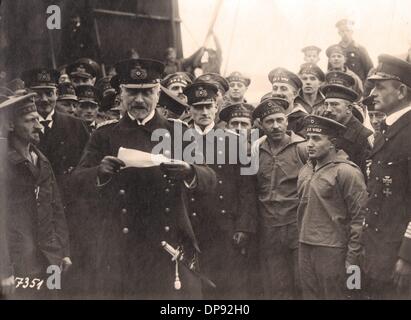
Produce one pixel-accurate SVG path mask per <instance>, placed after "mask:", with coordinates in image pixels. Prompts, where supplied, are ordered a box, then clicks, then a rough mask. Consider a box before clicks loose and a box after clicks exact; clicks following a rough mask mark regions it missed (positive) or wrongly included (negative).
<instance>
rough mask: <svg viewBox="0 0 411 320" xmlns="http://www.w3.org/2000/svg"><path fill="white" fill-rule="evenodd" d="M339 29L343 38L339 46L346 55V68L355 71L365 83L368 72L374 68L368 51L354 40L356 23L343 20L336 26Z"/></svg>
mask: <svg viewBox="0 0 411 320" xmlns="http://www.w3.org/2000/svg"><path fill="white" fill-rule="evenodd" d="M335 26H336V27H337V29H338V34H339V35H340V37H341V42H340V43H339V45H340V46H341V47H342V49H343V50H344V53H345V57H346V58H347V60H346V66H347V67H348V68H349V69H350V70H352V71H354V72H355V73H356V74H357V75H358V76H359V77H360V79H361V81H362V82H363V83H364V82H365V80H366V79H367V76H368V72H370V70H371V68H372V67H373V63H372V61H371V58H370V56H369V55H368V52H367V49H365V48H364V47H363V46H361V45H359V44H358V43H356V42H355V41H354V39H353V33H354V21H352V20H349V19H342V20H340V21H338V22H337V23H336V25H335Z"/></svg>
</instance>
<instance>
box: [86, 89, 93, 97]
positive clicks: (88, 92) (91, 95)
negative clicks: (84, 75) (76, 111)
mask: <svg viewBox="0 0 411 320" xmlns="http://www.w3.org/2000/svg"><path fill="white" fill-rule="evenodd" d="M84 96H85V97H87V98H93V97H94V93H93V91H92V90H86V91H84Z"/></svg>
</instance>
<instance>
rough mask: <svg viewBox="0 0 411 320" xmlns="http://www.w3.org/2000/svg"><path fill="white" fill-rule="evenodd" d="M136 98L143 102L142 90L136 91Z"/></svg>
mask: <svg viewBox="0 0 411 320" xmlns="http://www.w3.org/2000/svg"><path fill="white" fill-rule="evenodd" d="M134 100H135V101H138V102H142V101H143V94H142V93H141V92H138V93H136V95H135V96H134Z"/></svg>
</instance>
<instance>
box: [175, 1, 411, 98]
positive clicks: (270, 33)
mask: <svg viewBox="0 0 411 320" xmlns="http://www.w3.org/2000/svg"><path fill="white" fill-rule="evenodd" d="M217 2H218V0H179V8H180V17H181V19H182V20H183V23H182V25H181V31H182V36H183V50H184V55H185V56H188V55H190V54H191V53H193V52H194V51H195V50H196V49H197V48H198V47H199V46H201V45H202V44H203V42H204V38H205V35H206V33H207V30H208V28H209V25H210V22H211V19H212V15H213V11H214V8H215V6H216V3H217ZM342 18H351V19H354V20H355V23H356V24H355V33H354V38H355V40H356V41H357V42H359V43H360V44H362V45H363V46H365V47H366V48H367V49H368V52H369V54H370V56H371V58H372V60H373V61H374V63H376V62H377V57H378V55H379V54H381V53H389V54H394V55H398V54H402V53H405V52H406V51H407V49H408V47H409V46H410V40H411V1H410V0H223V3H222V6H221V9H220V11H219V15H218V18H217V21H216V24H215V27H214V30H215V33H216V34H217V36H218V37H219V39H220V42H221V45H222V47H223V64H222V68H221V72H222V73H224V71H225V70H226V71H227V75H228V74H229V73H230V72H231V71H234V70H238V71H241V72H243V73H246V74H247V75H249V76H250V78H251V80H252V81H251V85H250V88H249V91H248V93H247V98H248V100H249V101H250V102H256V101H259V99H260V97H261V96H262V95H263V94H265V93H267V92H268V91H270V83H269V81H268V78H267V74H268V72H269V71H270V70H272V69H274V68H276V67H280V66H281V67H286V68H288V69H290V70H291V71H294V72H298V69H299V66H300V65H301V64H302V63H303V54H302V52H301V48H303V47H304V46H306V45H312V44H313V45H317V46H319V47H320V48H322V49H323V51H322V52H321V61H320V66H321V67H322V68H323V70H324V69H325V66H326V62H327V59H326V55H325V50H326V49H327V47H328V46H330V45H332V44H335V43H337V42H339V40H340V39H339V36H338V33H337V30H336V28H335V22H336V21H338V20H340V19H342ZM232 35H233V36H232ZM230 47H231V48H230Z"/></svg>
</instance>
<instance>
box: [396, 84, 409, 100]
mask: <svg viewBox="0 0 411 320" xmlns="http://www.w3.org/2000/svg"><path fill="white" fill-rule="evenodd" d="M398 91H399V95H398V98H399V99H400V100H403V99H405V98H406V97H407V95H408V88H407V86H406V85H405V84H400V86H399V88H398Z"/></svg>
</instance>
